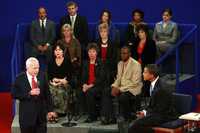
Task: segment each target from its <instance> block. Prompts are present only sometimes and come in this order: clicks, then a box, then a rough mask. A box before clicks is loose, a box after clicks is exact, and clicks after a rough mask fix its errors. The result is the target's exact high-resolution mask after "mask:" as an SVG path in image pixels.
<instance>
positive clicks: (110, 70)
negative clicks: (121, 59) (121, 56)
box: [97, 23, 119, 86]
mask: <svg viewBox="0 0 200 133" xmlns="http://www.w3.org/2000/svg"><path fill="white" fill-rule="evenodd" d="M98 30H99V35H100V38H99V40H97V45H98V48H99V53H98V57H99V58H100V59H101V60H102V63H103V65H104V68H105V71H106V77H107V79H106V85H108V86H110V85H111V83H113V82H114V77H115V76H116V71H117V61H118V56H117V55H118V51H119V48H118V45H117V44H116V42H113V41H111V40H110V38H109V26H108V24H106V23H103V24H100V25H99V27H98Z"/></svg>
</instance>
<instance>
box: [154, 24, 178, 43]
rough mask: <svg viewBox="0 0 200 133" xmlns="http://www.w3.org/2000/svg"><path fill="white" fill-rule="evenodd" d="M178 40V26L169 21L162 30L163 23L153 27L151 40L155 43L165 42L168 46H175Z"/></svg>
mask: <svg viewBox="0 0 200 133" xmlns="http://www.w3.org/2000/svg"><path fill="white" fill-rule="evenodd" d="M177 38H178V26H177V24H176V23H175V22H172V21H170V22H169V23H168V24H167V26H166V27H165V28H163V21H161V22H158V23H157V24H156V26H155V29H154V33H153V39H154V40H156V41H166V42H167V43H169V44H175V43H176V41H177Z"/></svg>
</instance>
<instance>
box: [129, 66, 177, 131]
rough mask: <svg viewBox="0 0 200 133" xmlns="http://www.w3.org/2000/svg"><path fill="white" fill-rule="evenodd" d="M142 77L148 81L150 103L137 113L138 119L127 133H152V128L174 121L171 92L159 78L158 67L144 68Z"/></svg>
mask: <svg viewBox="0 0 200 133" xmlns="http://www.w3.org/2000/svg"><path fill="white" fill-rule="evenodd" d="M143 77H144V80H145V81H150V82H151V84H150V87H149V94H150V103H149V106H148V108H147V109H146V110H143V111H140V112H138V115H137V116H138V117H139V119H137V120H136V121H135V122H134V123H133V125H132V126H131V127H130V128H129V131H128V132H129V133H153V132H154V131H153V129H152V128H151V127H153V126H159V125H160V124H163V123H165V122H168V121H171V120H173V119H176V113H175V107H174V100H173V95H172V90H171V89H170V88H168V87H167V86H168V85H167V84H166V83H165V82H163V81H162V80H161V79H160V78H159V74H158V67H157V66H156V65H154V64H150V65H147V66H146V67H145V68H144V72H143Z"/></svg>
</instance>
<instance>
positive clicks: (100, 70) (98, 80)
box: [82, 59, 105, 88]
mask: <svg viewBox="0 0 200 133" xmlns="http://www.w3.org/2000/svg"><path fill="white" fill-rule="evenodd" d="M104 78H105V73H104V67H103V64H102V62H101V60H100V59H97V60H96V64H95V82H94V87H98V88H101V87H104V85H105V82H104V80H105V79H104ZM88 79H89V61H85V62H84V63H83V69H82V84H87V82H88Z"/></svg>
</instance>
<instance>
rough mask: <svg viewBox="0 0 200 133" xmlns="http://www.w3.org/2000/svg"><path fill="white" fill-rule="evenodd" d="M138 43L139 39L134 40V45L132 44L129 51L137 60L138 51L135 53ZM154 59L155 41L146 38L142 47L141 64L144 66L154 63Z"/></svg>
mask: <svg viewBox="0 0 200 133" xmlns="http://www.w3.org/2000/svg"><path fill="white" fill-rule="evenodd" d="M138 45H139V40H138V41H136V44H135V45H132V46H131V47H132V48H131V51H132V57H133V58H134V59H135V60H138V58H139V57H138V56H139V55H138V53H137V48H138ZM155 60H156V45H155V41H153V40H151V39H148V40H147V41H146V45H145V47H144V50H143V53H142V66H145V65H147V64H153V63H155Z"/></svg>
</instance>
